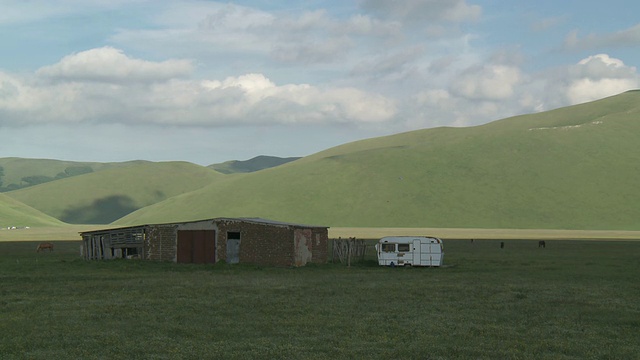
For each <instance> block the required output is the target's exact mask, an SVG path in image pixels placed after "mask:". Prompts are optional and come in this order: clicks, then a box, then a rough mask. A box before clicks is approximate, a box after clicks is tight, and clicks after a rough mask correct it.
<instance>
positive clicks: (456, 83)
mask: <svg viewBox="0 0 640 360" xmlns="http://www.w3.org/2000/svg"><path fill="white" fill-rule="evenodd" d="M521 77H522V75H521V72H520V69H518V68H517V67H515V66H509V65H498V64H496V65H484V66H476V67H472V68H469V69H467V70H466V71H464V72H463V73H462V74H460V75H459V76H458V77H457V78H456V79H454V80H453V82H452V84H451V91H452V92H454V93H456V94H457V95H461V96H464V97H467V98H469V99H481V100H503V99H508V98H509V97H511V96H512V95H513V94H514V87H515V86H516V85H517V84H518V83H519V82H520V80H521Z"/></svg>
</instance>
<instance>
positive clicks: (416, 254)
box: [411, 239, 422, 266]
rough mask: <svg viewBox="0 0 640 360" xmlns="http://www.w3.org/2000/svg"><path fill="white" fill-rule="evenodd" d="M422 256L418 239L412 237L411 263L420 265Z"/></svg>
mask: <svg viewBox="0 0 640 360" xmlns="http://www.w3.org/2000/svg"><path fill="white" fill-rule="evenodd" d="M421 257H422V248H421V246H420V239H413V261H412V262H411V265H413V266H419V265H422V264H421V262H420V260H421Z"/></svg>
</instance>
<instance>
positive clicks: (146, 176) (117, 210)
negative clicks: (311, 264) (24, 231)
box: [6, 162, 224, 224]
mask: <svg viewBox="0 0 640 360" xmlns="http://www.w3.org/2000/svg"><path fill="white" fill-rule="evenodd" d="M221 177H224V175H222V174H219V173H217V172H215V171H213V170H210V169H208V168H206V167H203V166H199V165H195V164H191V163H187V162H161V163H153V162H134V163H129V164H128V166H121V167H113V168H110V169H107V170H102V171H100V172H92V173H88V174H84V175H79V176H74V177H69V178H65V179H61V180H57V181H52V182H49V183H45V184H41V185H37V186H32V187H29V188H25V189H20V190H16V191H11V192H8V193H6V195H8V196H10V197H12V198H14V199H16V200H18V201H21V202H22V203H24V204H27V205H29V206H31V207H33V208H36V209H38V210H40V211H42V212H44V213H46V214H49V215H51V216H53V217H56V218H58V219H60V220H62V221H64V222H67V223H72V224H107V223H110V222H112V221H114V220H116V219H118V218H120V217H122V216H125V215H127V214H128V213H130V212H132V211H135V210H137V209H140V208H142V207H145V206H147V205H150V204H153V203H156V202H158V201H162V200H165V199H167V198H170V197H172V196H175V195H179V194H183V193H187V192H190V191H193V190H195V189H198V188H201V187H203V186H206V185H208V184H210V183H212V182H214V181H216V179H218V178H221Z"/></svg>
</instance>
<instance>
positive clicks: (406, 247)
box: [398, 244, 409, 251]
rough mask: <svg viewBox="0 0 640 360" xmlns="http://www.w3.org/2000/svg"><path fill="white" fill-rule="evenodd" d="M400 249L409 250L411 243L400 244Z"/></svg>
mask: <svg viewBox="0 0 640 360" xmlns="http://www.w3.org/2000/svg"><path fill="white" fill-rule="evenodd" d="M398 251H409V244H398Z"/></svg>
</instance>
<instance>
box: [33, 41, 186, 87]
mask: <svg viewBox="0 0 640 360" xmlns="http://www.w3.org/2000/svg"><path fill="white" fill-rule="evenodd" d="M192 72H193V65H192V64H191V61H189V60H167V61H163V62H152V61H145V60H139V59H132V58H130V57H128V56H126V55H125V54H124V53H123V52H122V50H118V49H114V48H112V47H102V48H97V49H91V50H87V51H82V52H79V53H76V54H72V55H68V56H65V57H64V58H63V59H62V60H61V61H60V62H59V63H57V64H54V65H50V66H45V67H42V68H40V69H39V70H38V71H37V72H36V75H37V76H39V77H42V78H49V79H53V80H61V81H99V82H110V83H131V82H143V83H144V82H154V81H165V80H168V79H172V78H176V77H184V76H188V75H190V74H191V73H192Z"/></svg>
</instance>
